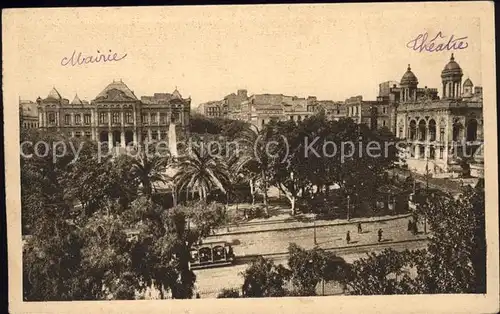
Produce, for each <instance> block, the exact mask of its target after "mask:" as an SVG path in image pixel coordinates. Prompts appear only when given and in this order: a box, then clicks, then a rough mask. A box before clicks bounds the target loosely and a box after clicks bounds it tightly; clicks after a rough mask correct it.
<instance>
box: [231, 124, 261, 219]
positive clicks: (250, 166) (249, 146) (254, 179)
mask: <svg viewBox="0 0 500 314" xmlns="http://www.w3.org/2000/svg"><path fill="white" fill-rule="evenodd" d="M267 135H268V132H266V131H264V130H263V131H261V132H259V130H258V129H257V128H256V127H255V126H254V125H247V126H246V127H245V128H243V129H242V130H241V131H240V132H239V133H237V143H238V145H240V146H239V148H240V150H238V151H236V152H235V154H234V155H232V158H231V159H230V165H231V170H232V171H233V172H235V173H238V174H239V175H240V176H242V177H244V178H245V179H246V180H247V182H248V185H249V187H250V194H251V197H252V205H255V195H256V193H257V187H258V186H259V185H260V186H261V190H262V194H263V200H264V210H265V214H266V216H269V210H268V205H269V199H268V189H269V172H270V159H269V154H267V153H266V148H265V147H266V144H267V140H268V139H269V138H268V136H267Z"/></svg>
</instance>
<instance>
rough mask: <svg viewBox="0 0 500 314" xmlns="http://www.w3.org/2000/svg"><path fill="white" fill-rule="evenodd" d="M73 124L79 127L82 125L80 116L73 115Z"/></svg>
mask: <svg viewBox="0 0 500 314" xmlns="http://www.w3.org/2000/svg"><path fill="white" fill-rule="evenodd" d="M75 124H76V125H80V124H82V116H81V115H79V114H75Z"/></svg>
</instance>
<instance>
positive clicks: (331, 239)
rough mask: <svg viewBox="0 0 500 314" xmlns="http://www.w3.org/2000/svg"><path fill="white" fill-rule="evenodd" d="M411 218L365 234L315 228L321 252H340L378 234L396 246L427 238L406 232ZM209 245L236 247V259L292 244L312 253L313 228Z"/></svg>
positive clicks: (370, 227) (371, 226)
mask: <svg viewBox="0 0 500 314" xmlns="http://www.w3.org/2000/svg"><path fill="white" fill-rule="evenodd" d="M408 219H409V218H399V219H394V220H389V221H379V222H370V223H363V224H362V227H363V233H362V234H358V233H357V227H356V224H348V225H333V226H322V227H317V228H316V240H317V244H318V246H319V247H321V248H325V249H327V248H338V247H346V246H347V247H349V246H359V245H369V244H376V243H377V231H378V229H379V228H381V229H382V230H383V241H384V242H394V241H404V240H409V239H418V238H424V236H423V235H417V236H415V235H413V234H411V233H410V232H409V231H407V226H408ZM348 230H349V231H350V232H351V243H350V244H347V243H346V240H345V238H346V233H347V231H348ZM207 241H227V242H230V243H232V244H233V249H234V253H235V254H236V256H240V257H241V256H248V255H257V254H260V255H267V254H276V253H284V252H286V251H287V250H288V245H289V243H291V242H294V243H296V244H297V245H299V246H301V247H303V248H306V249H310V248H313V247H314V228H304V229H294V230H277V231H265V232H256V233H246V234H235V235H217V236H211V237H209V238H208V239H207Z"/></svg>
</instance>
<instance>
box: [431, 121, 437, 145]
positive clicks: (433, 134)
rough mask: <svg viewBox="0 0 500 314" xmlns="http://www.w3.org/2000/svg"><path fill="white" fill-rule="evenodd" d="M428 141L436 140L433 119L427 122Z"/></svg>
mask: <svg viewBox="0 0 500 314" xmlns="http://www.w3.org/2000/svg"><path fill="white" fill-rule="evenodd" d="M429 140H430V141H435V140H436V121H434V119H431V120H430V121H429Z"/></svg>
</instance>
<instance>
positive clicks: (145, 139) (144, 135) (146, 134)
mask: <svg viewBox="0 0 500 314" xmlns="http://www.w3.org/2000/svg"><path fill="white" fill-rule="evenodd" d="M148 138H149V136H148V132H142V140H143V141H147V140H148Z"/></svg>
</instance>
